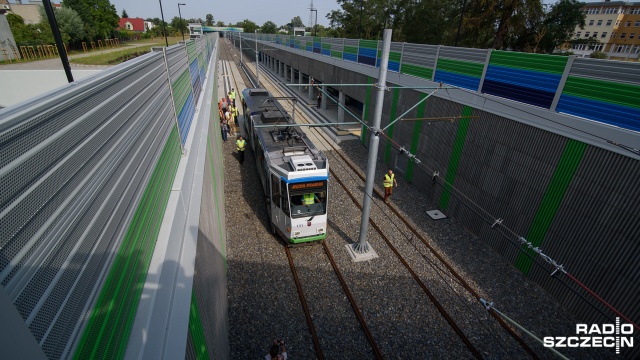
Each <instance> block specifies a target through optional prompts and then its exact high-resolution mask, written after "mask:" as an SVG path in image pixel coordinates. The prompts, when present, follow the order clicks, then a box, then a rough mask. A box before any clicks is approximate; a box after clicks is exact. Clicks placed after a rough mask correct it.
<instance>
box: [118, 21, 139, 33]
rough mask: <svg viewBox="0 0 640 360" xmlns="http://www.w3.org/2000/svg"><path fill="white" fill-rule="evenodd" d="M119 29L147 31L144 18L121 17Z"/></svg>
mask: <svg viewBox="0 0 640 360" xmlns="http://www.w3.org/2000/svg"><path fill="white" fill-rule="evenodd" d="M118 29H119V30H129V31H133V32H138V33H143V32H145V27H144V19H143V18H120V25H119V26H118Z"/></svg>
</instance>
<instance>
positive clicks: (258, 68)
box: [254, 30, 260, 87]
mask: <svg viewBox="0 0 640 360" xmlns="http://www.w3.org/2000/svg"><path fill="white" fill-rule="evenodd" d="M254 33H255V34H256V35H255V36H256V37H255V39H254V40H255V42H256V82H257V84H256V86H257V87H260V66H259V65H258V63H259V62H260V54H258V30H254Z"/></svg>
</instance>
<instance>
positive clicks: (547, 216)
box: [515, 139, 587, 275]
mask: <svg viewBox="0 0 640 360" xmlns="http://www.w3.org/2000/svg"><path fill="white" fill-rule="evenodd" d="M586 148H587V145H586V144H585V143H583V142H580V141H576V140H573V139H569V140H568V141H567V144H566V145H565V147H564V151H563V152H562V156H561V157H560V161H559V162H558V166H557V167H556V170H555V171H554V172H553V176H552V177H551V182H549V185H547V190H546V191H545V193H544V196H543V197H542V201H541V202H540V206H538V210H537V211H536V215H535V217H534V218H533V222H532V223H531V226H530V227H529V232H527V237H526V239H527V240H528V241H529V242H530V243H531V244H533V246H534V247H539V246H540V245H541V244H542V241H543V240H544V237H545V235H546V234H547V231H548V230H549V227H550V226H551V222H552V221H553V219H554V218H555V216H556V212H557V211H558V208H559V207H560V204H561V203H562V199H564V195H565V193H566V192H567V189H568V188H569V184H570V183H571V180H572V179H573V175H574V174H575V172H576V170H577V169H578V166H579V165H580V161H581V160H582V156H583V155H584V151H585V149H586ZM525 252H526V253H528V254H529V255H531V256H535V252H534V251H533V250H531V249H529V248H526V249H524V250H523V252H521V253H520V254H519V255H518V259H517V260H516V263H515V266H516V267H517V268H518V269H520V271H522V272H523V273H524V274H525V275H527V274H529V271H530V270H531V266H532V265H533V260H532V259H531V258H530V257H528V256H527V255H526V254H525Z"/></svg>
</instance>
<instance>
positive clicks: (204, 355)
mask: <svg viewBox="0 0 640 360" xmlns="http://www.w3.org/2000/svg"><path fill="white" fill-rule="evenodd" d="M189 335H191V340H192V341H193V350H194V351H193V352H194V353H195V354H196V359H210V357H209V352H208V351H207V343H206V341H205V339H204V329H203V328H202V320H201V319H200V312H199V311H198V303H197V301H196V294H195V292H193V291H191V308H190V309H189Z"/></svg>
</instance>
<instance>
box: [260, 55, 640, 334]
mask: <svg viewBox="0 0 640 360" xmlns="http://www.w3.org/2000/svg"><path fill="white" fill-rule="evenodd" d="M265 46H266V45H265ZM319 85H323V84H319ZM365 85H366V86H370V85H375V84H365ZM398 88H403V87H398ZM454 88H455V89H456V90H459V91H463V92H468V93H472V94H474V95H475V96H479V97H481V98H483V99H484V103H485V104H486V101H487V100H489V101H493V100H491V99H490V98H488V97H487V96H485V95H483V94H478V93H476V92H472V91H470V90H466V89H462V88H457V87H454ZM318 90H319V91H320V92H322V93H323V94H325V95H326V96H327V98H330V99H331V100H332V101H334V102H336V103H337V104H338V105H340V103H339V101H337V100H336V99H335V98H334V97H333V96H331V95H330V94H329V93H327V92H325V91H323V90H322V89H321V88H320V87H319V86H318ZM445 91H446V92H447V95H448V96H449V98H450V99H451V101H453V100H452V98H451V94H449V88H446V89H445ZM502 105H503V106H506V107H509V108H513V109H516V107H515V106H513V105H510V104H502ZM483 109H484V106H483ZM345 110H347V112H348V113H349V114H350V115H351V116H353V117H354V118H355V119H357V121H358V122H360V123H361V124H362V125H363V127H364V128H366V129H368V130H370V131H373V132H376V133H377V134H378V135H381V140H383V141H389V142H390V143H391V144H393V146H394V147H395V148H396V149H397V150H399V151H400V152H401V153H403V154H404V155H405V156H407V157H408V158H409V160H412V161H413V162H414V164H415V165H416V167H417V168H418V169H420V168H421V167H424V168H425V169H422V170H423V171H424V170H426V171H427V174H429V175H433V179H434V181H435V180H436V179H440V181H441V182H442V184H441V185H442V186H443V187H445V186H446V189H447V190H448V191H451V193H453V192H454V191H455V192H457V193H458V194H460V195H461V196H462V197H464V199H465V201H468V202H470V203H471V204H473V205H474V206H475V207H477V208H478V209H479V210H480V211H482V212H483V213H485V214H486V215H487V216H488V217H489V218H490V219H492V220H491V221H490V223H492V224H495V223H496V221H497V220H500V218H499V217H496V216H493V215H492V214H491V213H490V212H489V211H487V210H486V209H484V208H483V207H482V206H480V205H478V204H477V203H476V202H475V201H473V200H472V199H471V198H469V197H468V196H467V195H466V194H464V193H463V192H462V191H461V190H460V189H458V188H457V187H455V186H454V185H453V184H451V183H448V182H447V181H446V179H443V178H442V177H441V176H440V175H439V172H438V171H435V170H432V169H430V168H429V167H428V166H426V165H425V164H424V163H423V162H422V161H421V160H420V159H419V158H417V156H416V155H414V154H411V152H410V151H407V150H406V149H405V148H404V147H402V146H400V145H399V144H397V143H396V142H395V141H393V139H392V138H390V137H389V136H388V135H387V134H385V133H384V132H382V131H381V130H380V129H373V128H372V126H370V125H369V124H367V123H366V122H365V121H364V120H360V119H359V118H358V117H357V116H355V115H353V114H352V113H351V112H350V111H348V109H346V108H345ZM517 110H519V111H521V112H523V113H525V114H528V115H531V116H536V115H535V114H533V113H531V112H527V111H526V110H522V109H519V108H517ZM536 117H537V116H536ZM545 120H547V121H550V122H553V123H555V124H557V125H561V126H564V127H567V128H569V129H572V130H575V131H578V132H581V133H584V134H587V135H590V136H593V137H595V138H598V139H600V140H603V141H606V142H608V143H612V144H614V145H617V146H619V147H621V148H623V149H625V150H627V151H630V152H632V153H634V154H637V152H636V151H634V150H637V149H631V150H629V149H628V148H627V147H625V146H623V145H620V144H616V143H615V142H612V141H611V140H610V139H606V138H604V137H601V136H598V135H596V134H592V133H589V132H587V131H584V130H581V129H577V128H574V127H571V126H569V125H566V124H561V123H559V122H557V121H554V120H552V119H545ZM385 138H386V139H387V140H385ZM462 202H463V203H464V201H462ZM500 226H501V227H502V228H504V229H505V230H506V231H507V232H509V233H510V234H511V235H512V236H513V237H515V238H516V239H518V241H521V242H522V243H525V242H526V239H525V238H524V237H522V236H520V235H518V234H517V233H516V232H515V231H513V230H512V229H510V228H509V227H508V226H506V225H505V224H503V223H500ZM505 237H506V236H505ZM523 240H525V241H523ZM526 243H528V242H526ZM516 246H517V247H518V250H519V251H520V252H522V253H524V254H525V255H527V256H528V257H530V258H531V259H532V260H535V257H532V256H530V255H529V254H528V252H527V251H525V249H527V248H530V247H531V249H535V248H536V247H533V246H532V245H530V243H528V244H526V245H525V246H524V247H523V246H518V245H516ZM536 253H538V254H542V255H541V257H542V258H543V259H544V260H545V261H546V262H547V263H549V264H550V265H552V266H554V268H555V270H556V271H554V272H552V273H551V275H552V276H553V275H554V274H555V273H556V272H557V271H561V272H562V273H564V274H565V275H567V277H569V279H570V280H571V281H573V282H574V283H576V284H577V285H578V286H580V287H581V288H583V289H584V290H585V291H587V292H588V293H589V294H590V295H591V296H593V297H595V298H596V299H597V300H598V301H599V302H600V303H602V304H603V305H605V306H606V307H607V308H608V309H610V310H611V311H613V312H614V313H616V314H618V315H619V316H620V317H622V318H623V319H625V321H627V322H629V323H630V324H632V325H633V326H634V327H635V328H636V329H638V330H640V326H638V325H637V324H635V323H633V322H632V321H630V320H629V318H628V317H626V316H625V315H624V314H622V313H621V312H620V311H619V310H617V309H616V308H615V307H613V306H612V305H610V304H609V303H608V302H606V301H605V300H604V299H603V298H602V297H600V296H599V295H597V294H596V293H595V292H594V291H593V290H591V289H589V288H588V287H587V286H586V285H584V284H583V283H582V282H580V281H579V280H578V279H577V278H575V277H574V276H572V275H571V274H570V273H568V272H567V271H566V270H565V269H564V268H563V267H562V265H559V264H558V263H557V262H556V261H554V260H553V259H552V258H551V257H549V256H547V255H544V253H542V251H541V250H540V249H539V248H538V249H537V251H536ZM535 263H536V264H537V265H539V266H542V265H541V264H540V263H539V262H538V261H535ZM553 277H554V278H555V279H558V280H560V279H559V278H558V277H557V276H553ZM561 283H562V284H564V285H565V286H566V287H567V288H569V289H570V290H571V291H572V292H574V293H575V294H578V293H577V292H576V291H575V289H573V288H571V287H570V286H568V285H567V284H566V283H565V282H563V281H561ZM580 298H581V299H583V300H585V301H587V300H586V298H584V297H583V296H580ZM587 303H588V304H589V305H591V306H592V307H594V309H597V310H598V311H599V312H600V313H601V314H603V315H605V314H604V313H603V312H602V311H601V310H600V309H599V308H597V307H596V306H595V305H593V304H592V303H591V302H589V301H587ZM605 316H606V317H607V318H610V316H607V315H605Z"/></svg>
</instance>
